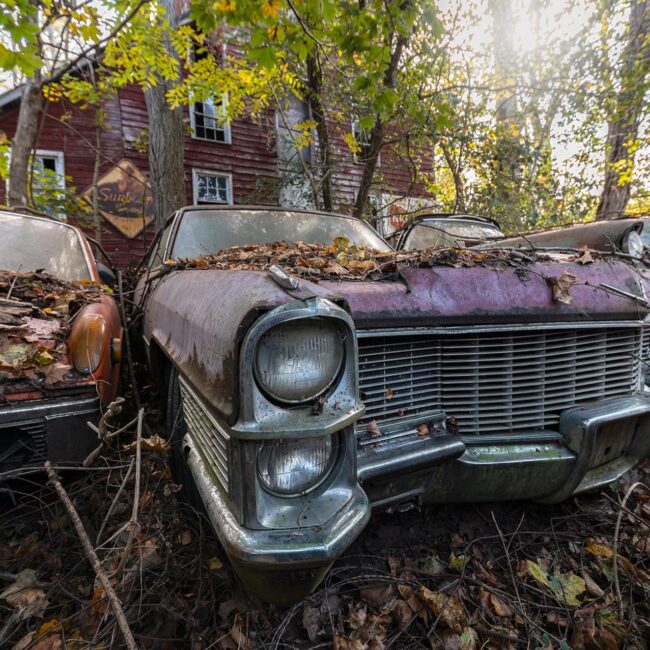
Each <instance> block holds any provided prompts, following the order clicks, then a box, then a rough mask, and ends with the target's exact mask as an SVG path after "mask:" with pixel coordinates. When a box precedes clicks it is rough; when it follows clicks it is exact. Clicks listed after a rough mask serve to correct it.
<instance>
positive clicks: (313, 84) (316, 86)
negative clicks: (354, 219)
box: [307, 55, 332, 212]
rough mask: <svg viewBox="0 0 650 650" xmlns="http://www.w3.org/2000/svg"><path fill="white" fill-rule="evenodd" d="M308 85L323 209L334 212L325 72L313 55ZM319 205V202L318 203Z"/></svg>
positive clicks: (310, 60)
mask: <svg viewBox="0 0 650 650" xmlns="http://www.w3.org/2000/svg"><path fill="white" fill-rule="evenodd" d="M307 84H308V101H309V106H310V108H311V115H312V119H313V120H314V122H316V133H317V134H318V157H319V159H320V160H319V162H320V186H321V187H320V194H321V197H322V199H323V209H324V210H325V211H326V212H331V211H332V181H331V179H332V152H331V150H330V142H329V132H328V130H327V122H326V120H325V112H324V110H323V102H322V93H323V72H322V70H321V67H320V65H319V63H318V61H317V60H316V58H315V56H313V55H311V56H309V57H308V58H307ZM315 198H316V197H315ZM316 203H318V200H317V201H316Z"/></svg>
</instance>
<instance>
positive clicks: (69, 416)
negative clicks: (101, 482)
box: [0, 396, 99, 476]
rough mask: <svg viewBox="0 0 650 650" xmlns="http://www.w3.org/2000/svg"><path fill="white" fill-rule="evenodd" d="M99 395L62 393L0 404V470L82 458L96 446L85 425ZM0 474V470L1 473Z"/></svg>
mask: <svg viewBox="0 0 650 650" xmlns="http://www.w3.org/2000/svg"><path fill="white" fill-rule="evenodd" d="M98 414H99V398H98V397H96V396H94V397H61V398H53V399H42V400H29V401H24V402H13V403H10V404H8V405H3V406H2V407H0V472H4V471H10V470H12V469H16V468H18V467H24V466H25V465H36V464H42V463H43V462H44V461H45V460H50V461H52V462H54V463H60V462H75V461H80V460H83V459H84V458H85V457H86V456H87V455H88V454H89V453H90V452H91V451H92V450H93V449H94V447H96V446H97V435H96V434H95V433H93V432H92V431H91V429H90V428H89V427H88V426H87V424H86V423H87V422H88V420H92V419H95V418H96V416H97V415H98ZM0 476H1V474H0Z"/></svg>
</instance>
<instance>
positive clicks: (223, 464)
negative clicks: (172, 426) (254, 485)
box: [180, 379, 230, 492]
mask: <svg viewBox="0 0 650 650" xmlns="http://www.w3.org/2000/svg"><path fill="white" fill-rule="evenodd" d="M180 384H181V397H182V399H183V415H184V417H185V424H186V425H187V432H188V433H189V434H190V436H191V438H192V440H193V441H194V444H196V446H197V447H198V448H199V449H200V450H201V451H202V452H203V453H204V454H205V456H206V460H207V461H208V463H209V464H210V467H211V468H212V469H213V471H214V472H215V474H216V476H217V478H218V479H219V481H220V483H221V485H222V486H223V488H224V489H225V490H226V492H227V491H228V441H229V440H230V436H229V435H228V434H227V433H226V432H225V431H224V430H223V429H222V428H221V427H220V426H219V425H218V424H217V422H215V420H214V418H213V417H212V416H211V415H210V414H209V413H208V412H207V410H206V409H205V407H204V406H203V404H201V402H200V401H199V399H198V398H197V396H196V395H195V394H194V391H192V389H191V388H190V387H189V386H188V385H187V384H186V383H185V382H184V381H183V380H182V379H181V382H180Z"/></svg>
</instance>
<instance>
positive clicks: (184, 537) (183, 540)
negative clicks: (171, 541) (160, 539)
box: [180, 530, 192, 546]
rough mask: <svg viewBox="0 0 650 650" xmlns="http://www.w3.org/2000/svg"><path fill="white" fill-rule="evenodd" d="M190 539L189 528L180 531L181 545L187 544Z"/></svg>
mask: <svg viewBox="0 0 650 650" xmlns="http://www.w3.org/2000/svg"><path fill="white" fill-rule="evenodd" d="M191 541H192V532H191V531H189V530H184V531H182V532H181V536H180V542H181V545H183V546H187V545H188V544H189V543H190V542H191Z"/></svg>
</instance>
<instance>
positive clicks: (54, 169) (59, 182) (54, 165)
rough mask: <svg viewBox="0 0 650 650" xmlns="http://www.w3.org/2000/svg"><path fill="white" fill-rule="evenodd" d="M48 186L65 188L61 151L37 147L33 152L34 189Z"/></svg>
mask: <svg viewBox="0 0 650 650" xmlns="http://www.w3.org/2000/svg"><path fill="white" fill-rule="evenodd" d="M48 181H49V182H48ZM48 186H49V187H52V186H54V187H58V188H59V189H62V190H64V189H65V167H64V164H63V152H62V151H44V150H41V149H38V150H36V151H35V152H34V189H35V190H37V189H40V188H42V187H48Z"/></svg>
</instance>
